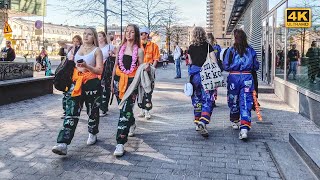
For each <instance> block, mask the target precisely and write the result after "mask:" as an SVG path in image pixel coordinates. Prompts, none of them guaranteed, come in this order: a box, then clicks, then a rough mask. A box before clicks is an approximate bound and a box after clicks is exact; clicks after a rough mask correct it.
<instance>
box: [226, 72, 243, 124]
mask: <svg viewBox="0 0 320 180" xmlns="http://www.w3.org/2000/svg"><path fill="white" fill-rule="evenodd" d="M227 81H228V82H227V84H228V85H227V90H228V92H227V99H228V106H229V108H230V121H231V125H232V128H233V129H239V126H240V123H239V121H240V107H239V93H240V90H239V76H238V75H229V76H228V80H227Z"/></svg>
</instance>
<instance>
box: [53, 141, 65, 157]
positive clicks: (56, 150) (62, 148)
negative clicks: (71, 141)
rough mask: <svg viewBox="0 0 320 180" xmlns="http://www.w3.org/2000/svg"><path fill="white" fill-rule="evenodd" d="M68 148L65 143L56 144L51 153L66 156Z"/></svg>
mask: <svg viewBox="0 0 320 180" xmlns="http://www.w3.org/2000/svg"><path fill="white" fill-rule="evenodd" d="M67 150H68V146H67V144H66V143H58V144H57V145H55V146H53V148H52V152H53V153H55V154H58V155H67Z"/></svg>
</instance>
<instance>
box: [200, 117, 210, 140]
mask: <svg viewBox="0 0 320 180" xmlns="http://www.w3.org/2000/svg"><path fill="white" fill-rule="evenodd" d="M198 127H199V129H200V131H199V132H200V134H201V135H202V136H203V137H208V136H209V133H208V130H207V127H206V124H205V123H203V122H201V121H200V122H199V123H198Z"/></svg>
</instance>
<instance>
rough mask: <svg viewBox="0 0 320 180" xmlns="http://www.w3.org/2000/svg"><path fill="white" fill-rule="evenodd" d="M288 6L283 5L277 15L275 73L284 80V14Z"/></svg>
mask: <svg viewBox="0 0 320 180" xmlns="http://www.w3.org/2000/svg"><path fill="white" fill-rule="evenodd" d="M286 7H287V4H286V3H284V4H283V5H281V6H280V7H279V8H278V9H277V12H276V14H275V16H276V22H275V26H276V27H275V49H276V50H275V53H276V56H275V58H276V63H275V73H276V77H279V78H281V79H284V74H285V72H284V67H285V56H284V55H285V41H286V37H285V26H284V12H285V9H286Z"/></svg>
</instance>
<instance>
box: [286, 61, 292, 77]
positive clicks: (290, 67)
mask: <svg viewBox="0 0 320 180" xmlns="http://www.w3.org/2000/svg"><path fill="white" fill-rule="evenodd" d="M291 72H292V62H289V70H288V74H287V78H289V75H290V74H291Z"/></svg>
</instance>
